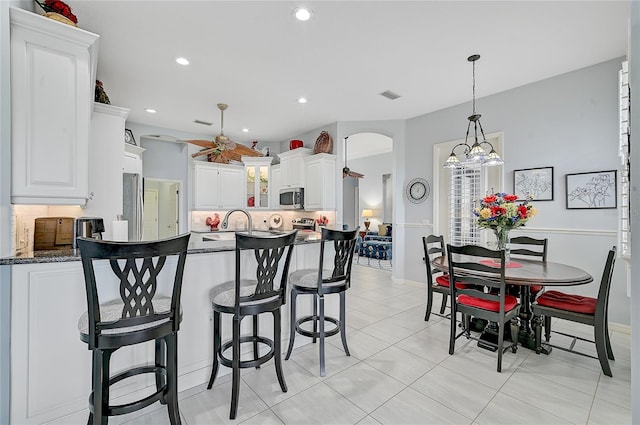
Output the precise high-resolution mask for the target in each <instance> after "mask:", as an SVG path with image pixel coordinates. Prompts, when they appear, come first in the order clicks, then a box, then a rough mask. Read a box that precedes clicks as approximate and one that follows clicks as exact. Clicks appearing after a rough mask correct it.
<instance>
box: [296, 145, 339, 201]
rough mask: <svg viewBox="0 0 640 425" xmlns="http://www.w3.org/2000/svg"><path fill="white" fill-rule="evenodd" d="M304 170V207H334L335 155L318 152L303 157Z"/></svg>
mask: <svg viewBox="0 0 640 425" xmlns="http://www.w3.org/2000/svg"><path fill="white" fill-rule="evenodd" d="M303 161H304V172H305V187H304V209H305V210H334V209H335V208H336V156H335V155H331V154H327V153H319V154H316V155H312V156H307V157H305V158H304V159H303Z"/></svg>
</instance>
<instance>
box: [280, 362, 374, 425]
mask: <svg viewBox="0 0 640 425" xmlns="http://www.w3.org/2000/svg"><path fill="white" fill-rule="evenodd" d="M347 369H348V368H347ZM345 370H346V369H345ZM342 372H343V371H340V373H342ZM325 379H326V377H325V378H324V379H323V380H322V381H320V382H317V383H315V384H314V385H312V386H310V387H309V388H306V389H304V390H302V391H300V392H299V393H298V394H296V395H300V394H302V393H304V392H307V391H311V390H312V389H313V388H314V387H317V386H318V385H324V386H325V387H327V388H328V389H329V390H330V391H333V392H334V393H336V394H338V395H339V396H340V397H342V398H343V399H344V400H346V401H347V402H348V403H349V404H351V405H352V406H353V407H355V408H356V409H358V410H360V411H361V412H362V413H364V415H365V416H367V415H368V413H367V412H365V411H364V410H362V409H361V408H360V407H359V406H358V405H356V404H355V403H354V402H352V401H351V400H349V399H348V398H347V397H345V396H344V395H343V394H342V393H340V392H339V391H336V390H334V389H333V388H332V387H331V386H330V385H329V384H327V383H326V382H325ZM288 400H289V399H287V400H282V401H280V402H278V403H276V404H274V405H273V406H271V407H270V409H272V410H273V409H274V408H275V407H276V406H278V405H280V404H282V403H284V402H285V401H288ZM274 413H275V412H274ZM276 416H278V415H276ZM363 418H364V417H363ZM363 418H360V419H359V420H362V419H363ZM278 419H280V420H281V421H282V422H283V423H285V424H286V422H285V421H284V419H283V418H281V417H280V416H278Z"/></svg>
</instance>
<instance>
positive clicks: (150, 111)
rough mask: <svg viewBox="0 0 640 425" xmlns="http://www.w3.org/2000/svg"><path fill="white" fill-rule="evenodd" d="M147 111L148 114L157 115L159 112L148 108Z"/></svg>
mask: <svg viewBox="0 0 640 425" xmlns="http://www.w3.org/2000/svg"><path fill="white" fill-rule="evenodd" d="M145 111H147V112H148V113H150V114H155V113H156V112H158V111H156V110H155V109H153V108H146V109H145Z"/></svg>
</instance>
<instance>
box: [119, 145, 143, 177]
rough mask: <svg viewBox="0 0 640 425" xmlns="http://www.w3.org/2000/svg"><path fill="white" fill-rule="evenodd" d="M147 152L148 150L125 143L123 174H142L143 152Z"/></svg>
mask: <svg viewBox="0 0 640 425" xmlns="http://www.w3.org/2000/svg"><path fill="white" fill-rule="evenodd" d="M145 150H146V149H144V148H141V147H140V146H134V145H131V144H129V143H125V144H124V160H123V162H122V172H123V173H127V174H142V152H144V151H145Z"/></svg>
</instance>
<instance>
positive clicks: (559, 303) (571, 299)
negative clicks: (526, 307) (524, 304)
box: [537, 291, 598, 314]
mask: <svg viewBox="0 0 640 425" xmlns="http://www.w3.org/2000/svg"><path fill="white" fill-rule="evenodd" d="M597 302H598V300H597V299H596V298H591V297H583V296H582V295H575V294H565V293H564V292H560V291H547V292H545V293H544V294H542V295H540V297H539V298H538V300H537V303H538V304H539V305H542V306H546V307H552V308H557V309H559V310H566V311H573V312H574V313H583V314H595V313H596V303H597Z"/></svg>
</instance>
